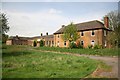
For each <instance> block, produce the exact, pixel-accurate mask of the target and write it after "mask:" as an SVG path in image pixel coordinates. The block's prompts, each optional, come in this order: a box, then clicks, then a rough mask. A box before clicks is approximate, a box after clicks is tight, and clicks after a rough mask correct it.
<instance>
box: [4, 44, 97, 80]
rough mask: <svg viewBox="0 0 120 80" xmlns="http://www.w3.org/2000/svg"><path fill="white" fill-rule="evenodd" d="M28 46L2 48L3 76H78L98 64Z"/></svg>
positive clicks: (91, 69) (85, 59)
mask: <svg viewBox="0 0 120 80" xmlns="http://www.w3.org/2000/svg"><path fill="white" fill-rule="evenodd" d="M5 46H6V45H5ZM29 48H32V47H28V46H17V45H16V46H15V45H14V46H13V45H12V46H6V49H3V53H2V77H3V78H44V77H46V78H80V77H86V76H87V75H89V74H91V73H92V72H93V71H94V70H95V69H96V68H97V66H98V64H99V61H95V60H92V59H89V58H85V57H80V56H79V57H78V56H71V55H66V54H56V53H52V52H40V51H35V50H32V49H30V50H27V49H29ZM39 48H44V47H39ZM49 48H50V47H49ZM13 52H14V53H13ZM11 74H12V75H11Z"/></svg>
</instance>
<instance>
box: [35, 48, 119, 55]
mask: <svg viewBox="0 0 120 80" xmlns="http://www.w3.org/2000/svg"><path fill="white" fill-rule="evenodd" d="M35 49H37V50H47V51H57V52H69V53H77V54H88V55H100V56H118V50H119V51H120V48H119V49H108V48H105V49H68V48H60V47H38V48H35Z"/></svg>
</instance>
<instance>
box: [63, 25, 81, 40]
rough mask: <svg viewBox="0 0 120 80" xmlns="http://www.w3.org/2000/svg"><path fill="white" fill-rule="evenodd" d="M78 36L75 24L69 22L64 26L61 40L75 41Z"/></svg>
mask: <svg viewBox="0 0 120 80" xmlns="http://www.w3.org/2000/svg"><path fill="white" fill-rule="evenodd" d="M78 38H79V34H78V33H77V28H76V25H74V24H73V23H70V24H69V25H68V26H65V29H64V33H63V40H68V41H69V42H71V41H76V40H77V39H78Z"/></svg>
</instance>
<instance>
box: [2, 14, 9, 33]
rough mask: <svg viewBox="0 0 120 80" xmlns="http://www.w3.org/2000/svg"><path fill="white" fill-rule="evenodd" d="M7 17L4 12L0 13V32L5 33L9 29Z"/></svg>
mask: <svg viewBox="0 0 120 80" xmlns="http://www.w3.org/2000/svg"><path fill="white" fill-rule="evenodd" d="M9 28H10V27H9V26H8V18H7V17H6V14H4V13H0V33H2V34H5V33H7V32H8V31H9Z"/></svg>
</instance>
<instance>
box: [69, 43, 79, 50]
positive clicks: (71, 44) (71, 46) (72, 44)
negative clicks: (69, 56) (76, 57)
mask: <svg viewBox="0 0 120 80" xmlns="http://www.w3.org/2000/svg"><path fill="white" fill-rule="evenodd" d="M69 47H70V48H71V49H72V48H77V46H76V44H75V42H74V41H72V42H70V44H69Z"/></svg>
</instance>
